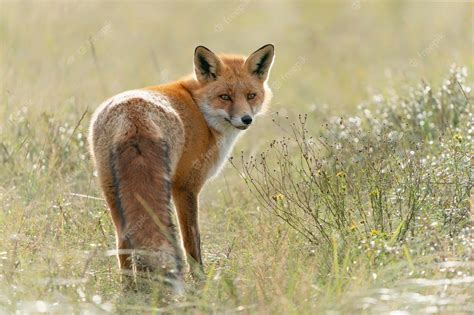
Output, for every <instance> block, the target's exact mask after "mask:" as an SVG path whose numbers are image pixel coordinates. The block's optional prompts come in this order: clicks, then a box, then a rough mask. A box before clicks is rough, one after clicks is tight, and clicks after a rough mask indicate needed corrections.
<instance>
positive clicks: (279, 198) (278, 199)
mask: <svg viewBox="0 0 474 315" xmlns="http://www.w3.org/2000/svg"><path fill="white" fill-rule="evenodd" d="M272 199H273V200H274V201H275V202H281V201H283V199H285V195H283V194H281V193H278V194H275V195H273V196H272Z"/></svg>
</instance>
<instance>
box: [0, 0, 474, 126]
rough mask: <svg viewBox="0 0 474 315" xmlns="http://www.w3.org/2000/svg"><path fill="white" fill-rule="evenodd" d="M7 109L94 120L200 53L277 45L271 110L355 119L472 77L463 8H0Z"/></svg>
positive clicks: (112, 4)
mask: <svg viewBox="0 0 474 315" xmlns="http://www.w3.org/2000/svg"><path fill="white" fill-rule="evenodd" d="M0 5H1V10H0V38H1V55H0V58H1V64H0V65H1V72H0V73H1V77H0V79H1V93H2V96H3V97H5V96H8V99H9V100H10V101H11V102H9V105H8V104H7V106H6V108H5V106H2V107H3V108H2V111H1V113H2V117H5V114H6V113H8V112H9V111H10V110H11V109H12V106H16V105H15V104H18V103H22V104H23V105H24V106H27V107H28V108H30V109H32V110H45V109H54V110H56V111H62V112H71V111H72V112H76V111H79V112H81V111H83V110H84V109H85V108H89V110H93V109H94V108H95V107H96V106H97V104H99V103H100V102H101V101H102V100H104V99H105V98H107V97H109V96H110V95H112V94H115V93H117V92H120V91H123V90H127V89H132V88H137V87H142V86H148V85H155V84H159V83H163V82H167V81H169V80H175V79H177V78H179V77H180V76H183V75H185V74H187V73H189V72H191V71H192V56H193V50H194V47H195V46H197V45H205V46H207V47H209V48H210V49H211V50H213V51H215V52H234V53H240V54H249V53H250V52H252V51H254V50H255V49H257V48H259V47H260V46H262V45H264V44H266V43H274V44H275V46H276V62H275V66H274V68H273V73H272V75H271V78H270V85H271V86H273V88H274V93H275V99H274V100H275V102H274V105H273V107H272V108H273V110H276V109H281V108H284V109H288V110H293V109H296V108H298V109H299V110H303V111H304V110H307V109H308V107H310V106H313V105H315V106H321V105H323V104H327V105H329V106H331V107H334V108H336V109H346V110H350V109H351V108H353V107H354V106H355V105H356V104H358V103H359V102H360V101H362V100H364V99H366V98H367V97H369V96H370V95H373V94H374V93H378V92H380V91H382V92H383V91H386V90H387V87H392V86H397V85H399V84H400V82H406V81H419V80H420V79H421V78H424V79H426V80H434V81H435V80H436V78H441V77H442V75H441V74H442V73H446V71H447V70H448V68H449V66H450V65H451V64H452V63H458V64H462V65H466V66H468V69H469V70H472V66H473V58H472V57H473V35H472V34H473V32H472V30H473V18H472V17H473V4H472V3H469V2H465V1H460V2H452V1H414V2H411V1H369V2H366V1H356V0H354V1H319V2H318V1H250V0H248V1H247V0H242V1H138V2H135V1H133V2H132V1H106V2H96V1H89V2H82V1H64V2H63V1H42V2H27V1H21V2H9V1H6V2H5V1H1V2H0Z"/></svg>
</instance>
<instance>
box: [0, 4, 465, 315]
mask: <svg viewBox="0 0 474 315" xmlns="http://www.w3.org/2000/svg"><path fill="white" fill-rule="evenodd" d="M473 14H474V5H473V4H472V3H469V2H449V1H445V2H443V1H432V2H428V1H426V2H422V1H419V2H418V1H417V2H409V1H377V2H365V1H356V0H355V1H335V2H333V1H322V2H313V1H296V2H289V1H278V2H272V1H263V2H260V1H250V0H247V1H246V0H243V1H237V2H231V1H228V2H227V1H220V2H217V1H216V2H212V1H196V2H191V1H177V2H174V1H169V2H153V1H143V2H131V1H107V2H92V1H91V2H80V1H71V2H61V1H45V2H27V1H21V2H9V1H0V83H1V89H0V162H1V166H0V204H1V208H0V232H1V234H0V235H1V236H0V313H15V312H18V313H34V312H52V313H55V312H56V313H72V312H74V313H79V312H83V313H107V312H113V313H115V312H118V313H159V312H170V313H185V312H188V313H198V314H199V313H240V312H241V313H263V314H274V313H276V314H315V313H327V314H339V313H343V314H353V313H364V314H411V313H412V314H436V313H442V314H472V313H473V312H474V303H473V301H474V294H473V292H474V274H473V268H474V259H473V252H472V249H473V244H474V238H473V229H474V228H473V225H472V210H471V209H472V203H473V202H474V197H473V190H472V188H473V170H472V165H473V153H474V146H473V143H474V141H473V139H472V137H473V131H474V117H473V114H472V113H473V112H474V107H473V97H472V93H473V92H472V82H473V80H472V73H473V70H474V59H473V56H474V51H473V47H474V28H473V25H474V17H473ZM266 43H273V44H275V47H276V59H275V65H274V67H273V69H272V73H271V76H270V82H269V83H270V86H271V87H273V91H274V101H273V103H272V106H271V109H270V111H269V112H268V113H267V114H266V116H264V117H261V118H260V119H259V120H258V121H257V123H256V125H255V126H253V127H252V128H250V130H249V131H248V132H247V133H248V134H247V135H246V136H244V137H242V139H241V140H240V142H239V143H238V145H237V147H236V149H235V150H234V158H233V159H232V163H228V165H227V166H226V167H225V169H224V171H223V173H222V174H221V175H220V176H219V177H218V178H217V179H215V180H214V181H213V182H211V183H209V184H208V185H207V186H206V188H205V190H204V192H203V193H202V194H201V210H202V211H201V215H200V225H201V232H202V238H203V239H202V243H203V251H204V257H203V258H204V264H205V271H206V277H205V279H203V280H202V281H200V282H195V281H194V280H193V279H191V277H188V279H187V284H186V295H185V296H183V297H180V298H177V299H174V300H170V299H169V298H166V297H164V296H163V293H162V290H161V288H160V287H159V286H158V285H156V284H155V283H149V289H148V290H146V291H141V292H136V293H132V292H128V293H124V292H123V291H122V289H121V285H120V275H119V272H118V268H117V263H116V259H115V257H114V255H113V253H111V252H110V250H112V249H114V246H115V245H114V232H113V227H112V224H111V220H110V218H109V215H108V211H107V208H106V206H105V204H104V201H103V199H102V196H101V193H100V191H99V189H98V187H97V185H96V182H95V177H94V173H93V167H92V165H91V162H90V157H89V153H88V149H87V142H86V139H85V137H86V134H87V128H88V124H89V120H90V116H91V114H92V112H93V111H94V110H95V108H96V107H97V106H98V105H99V104H100V103H101V102H102V101H103V100H104V99H106V98H108V97H109V96H111V95H113V94H115V93H118V92H121V91H124V90H129V89H133V88H137V87H142V86H149V85H156V84H159V83H164V82H167V81H170V80H174V79H177V78H179V77H180V76H183V75H185V74H187V73H189V72H191V71H192V57H193V51H194V47H195V46H197V45H200V44H202V45H205V46H207V47H209V48H211V49H213V50H214V51H216V52H236V53H242V54H248V53H250V52H252V51H253V50H255V49H257V48H258V47H260V46H262V45H264V44H266ZM241 152H242V153H241Z"/></svg>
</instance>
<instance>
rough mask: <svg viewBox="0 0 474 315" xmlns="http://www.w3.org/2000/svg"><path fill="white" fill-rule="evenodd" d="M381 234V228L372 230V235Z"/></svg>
mask: <svg viewBox="0 0 474 315" xmlns="http://www.w3.org/2000/svg"><path fill="white" fill-rule="evenodd" d="M379 234H380V231H379V230H372V231H370V235H372V236H377V235H379Z"/></svg>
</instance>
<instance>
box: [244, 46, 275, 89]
mask: <svg viewBox="0 0 474 315" xmlns="http://www.w3.org/2000/svg"><path fill="white" fill-rule="evenodd" d="M274 55H275V47H274V46H273V45H272V44H268V45H265V46H263V47H260V48H259V49H258V50H257V51H255V52H254V53H252V54H251V55H250V56H249V57H248V58H247V60H245V66H246V68H247V70H248V71H249V72H250V74H252V75H254V76H256V77H257V78H258V79H259V80H260V81H265V80H266V79H267V78H268V73H269V72H270V68H271V67H272V64H273V57H274Z"/></svg>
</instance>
